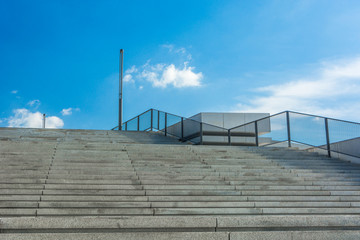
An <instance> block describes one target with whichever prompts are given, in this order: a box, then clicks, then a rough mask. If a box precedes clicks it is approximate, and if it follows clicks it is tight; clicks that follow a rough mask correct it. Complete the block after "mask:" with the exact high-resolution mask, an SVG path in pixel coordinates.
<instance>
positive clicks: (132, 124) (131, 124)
mask: <svg viewBox="0 0 360 240" xmlns="http://www.w3.org/2000/svg"><path fill="white" fill-rule="evenodd" d="M126 124H127V129H126V131H137V130H138V118H134V119H132V120H130V121H128V122H127V123H126Z"/></svg>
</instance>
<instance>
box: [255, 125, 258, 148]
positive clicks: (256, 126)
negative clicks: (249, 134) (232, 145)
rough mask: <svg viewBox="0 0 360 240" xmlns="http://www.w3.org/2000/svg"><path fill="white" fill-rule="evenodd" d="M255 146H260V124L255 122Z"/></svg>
mask: <svg viewBox="0 0 360 240" xmlns="http://www.w3.org/2000/svg"><path fill="white" fill-rule="evenodd" d="M255 144H256V146H257V147H258V146H259V132H258V122H257V121H255Z"/></svg>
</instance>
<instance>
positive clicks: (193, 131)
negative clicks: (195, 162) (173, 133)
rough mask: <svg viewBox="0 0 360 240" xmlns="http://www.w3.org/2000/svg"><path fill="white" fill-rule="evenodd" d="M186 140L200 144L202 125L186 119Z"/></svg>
mask: <svg viewBox="0 0 360 240" xmlns="http://www.w3.org/2000/svg"><path fill="white" fill-rule="evenodd" d="M184 139H185V140H186V141H191V142H193V143H199V142H200V123H199V122H197V121H194V120H191V119H184Z"/></svg>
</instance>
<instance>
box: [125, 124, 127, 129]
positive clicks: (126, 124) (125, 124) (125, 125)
mask: <svg viewBox="0 0 360 240" xmlns="http://www.w3.org/2000/svg"><path fill="white" fill-rule="evenodd" d="M125 131H127V122H125Z"/></svg>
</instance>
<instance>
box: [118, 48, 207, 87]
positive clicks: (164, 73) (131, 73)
mask: <svg viewBox="0 0 360 240" xmlns="http://www.w3.org/2000/svg"><path fill="white" fill-rule="evenodd" d="M162 47H163V48H166V49H168V50H169V52H171V53H175V54H176V55H177V56H179V58H180V59H183V60H185V59H186V61H183V62H182V64H180V66H176V65H175V64H174V63H170V64H169V63H158V64H150V60H148V61H147V62H146V63H145V64H144V65H142V66H140V67H136V66H132V67H131V68H129V69H127V70H126V71H125V76H124V82H130V83H135V79H136V81H146V82H149V83H151V84H152V86H153V87H156V88H166V87H169V86H172V87H175V88H187V87H200V86H201V85H202V82H201V81H202V79H203V77H204V76H203V73H202V72H195V67H192V66H189V62H188V61H190V60H191V54H189V53H188V52H187V51H186V49H185V48H176V47H175V46H174V45H172V44H167V45H162ZM139 89H142V88H139Z"/></svg>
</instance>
